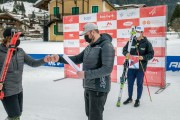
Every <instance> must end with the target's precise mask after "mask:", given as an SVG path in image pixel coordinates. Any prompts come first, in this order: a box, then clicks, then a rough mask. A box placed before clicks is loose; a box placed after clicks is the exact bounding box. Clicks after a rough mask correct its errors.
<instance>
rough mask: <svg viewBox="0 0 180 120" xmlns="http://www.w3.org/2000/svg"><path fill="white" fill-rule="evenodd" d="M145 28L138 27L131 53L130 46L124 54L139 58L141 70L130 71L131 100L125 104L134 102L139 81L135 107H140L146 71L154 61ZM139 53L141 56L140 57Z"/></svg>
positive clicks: (129, 94)
mask: <svg viewBox="0 0 180 120" xmlns="http://www.w3.org/2000/svg"><path fill="white" fill-rule="evenodd" d="M143 32H144V28H143V27H142V26H137V27H136V37H134V39H133V42H132V46H131V48H130V53H129V52H128V44H129V42H128V43H127V44H126V45H125V46H124V48H123V54H124V56H126V57H128V58H129V57H130V55H136V56H138V58H139V61H140V62H141V63H142V64H140V63H139V69H132V68H129V69H128V74H127V79H128V96H129V98H128V99H127V100H126V101H125V102H124V103H123V104H128V103H131V102H132V95H133V86H134V81H135V79H137V99H136V101H135V104H134V107H138V106H139V105H140V98H141V95H142V91H143V79H144V72H143V69H144V71H145V70H146V67H147V63H148V60H150V59H152V58H153V56H154V50H153V47H152V44H151V43H150V42H149V41H148V40H147V38H146V37H144V36H143ZM138 52H139V55H138Z"/></svg>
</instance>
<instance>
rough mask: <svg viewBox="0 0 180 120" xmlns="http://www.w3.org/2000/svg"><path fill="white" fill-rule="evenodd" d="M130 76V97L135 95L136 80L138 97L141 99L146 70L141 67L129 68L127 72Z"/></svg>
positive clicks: (128, 76)
mask: <svg viewBox="0 0 180 120" xmlns="http://www.w3.org/2000/svg"><path fill="white" fill-rule="evenodd" d="M127 78H128V95H129V98H132V95H133V86H134V81H135V79H137V80H136V83H137V99H138V100H139V99H141V95H142V91H143V79H144V72H143V71H142V70H139V69H128V73H127Z"/></svg>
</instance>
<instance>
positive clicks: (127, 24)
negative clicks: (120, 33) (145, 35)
mask: <svg viewBox="0 0 180 120" xmlns="http://www.w3.org/2000/svg"><path fill="white" fill-rule="evenodd" d="M132 24H133V22H125V23H123V25H124V26H131V25H132Z"/></svg>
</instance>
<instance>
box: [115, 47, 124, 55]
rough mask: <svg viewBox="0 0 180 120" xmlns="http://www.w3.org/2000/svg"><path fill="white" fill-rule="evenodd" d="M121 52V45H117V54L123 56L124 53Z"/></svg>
mask: <svg viewBox="0 0 180 120" xmlns="http://www.w3.org/2000/svg"><path fill="white" fill-rule="evenodd" d="M122 52H123V47H118V48H117V56H124V55H123V54H122Z"/></svg>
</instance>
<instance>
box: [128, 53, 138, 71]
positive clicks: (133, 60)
mask: <svg viewBox="0 0 180 120" xmlns="http://www.w3.org/2000/svg"><path fill="white" fill-rule="evenodd" d="M129 68H131V69H139V59H138V56H133V55H131V56H130V59H129Z"/></svg>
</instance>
